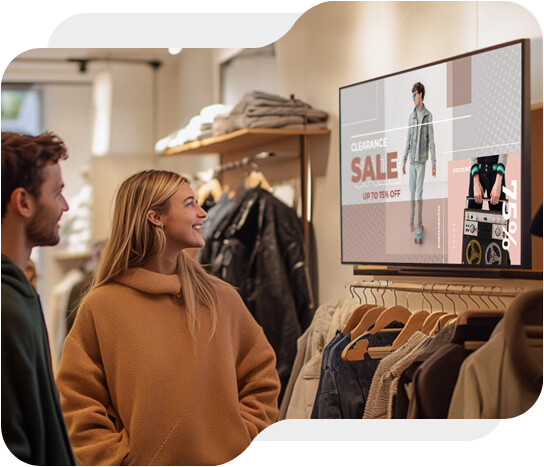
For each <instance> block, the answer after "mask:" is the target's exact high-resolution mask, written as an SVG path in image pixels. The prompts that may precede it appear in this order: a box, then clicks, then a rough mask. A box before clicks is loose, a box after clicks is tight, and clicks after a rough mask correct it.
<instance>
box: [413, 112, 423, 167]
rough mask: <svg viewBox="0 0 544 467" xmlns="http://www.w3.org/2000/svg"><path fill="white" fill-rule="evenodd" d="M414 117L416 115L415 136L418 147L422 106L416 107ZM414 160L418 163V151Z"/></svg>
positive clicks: (417, 146)
mask: <svg viewBox="0 0 544 467" xmlns="http://www.w3.org/2000/svg"><path fill="white" fill-rule="evenodd" d="M416 117H417V138H416V148H419V137H420V136H421V121H422V120H423V108H421V109H416ZM414 162H418V163H419V152H418V153H416V157H415V159H414Z"/></svg>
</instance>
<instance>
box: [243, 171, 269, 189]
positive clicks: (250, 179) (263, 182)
mask: <svg viewBox="0 0 544 467" xmlns="http://www.w3.org/2000/svg"><path fill="white" fill-rule="evenodd" d="M258 186H260V187H261V188H262V189H263V190H267V191H272V188H271V186H270V183H268V180H267V179H266V177H265V176H264V174H263V173H262V172H261V171H260V170H259V171H257V170H252V171H251V172H250V173H249V175H248V176H247V179H246V187H248V188H256V187H258Z"/></svg>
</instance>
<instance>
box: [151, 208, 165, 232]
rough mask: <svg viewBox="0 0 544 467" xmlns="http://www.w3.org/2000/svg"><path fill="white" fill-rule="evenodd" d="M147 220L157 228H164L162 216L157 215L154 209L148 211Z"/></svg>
mask: <svg viewBox="0 0 544 467" xmlns="http://www.w3.org/2000/svg"><path fill="white" fill-rule="evenodd" d="M147 220H148V221H149V222H151V223H152V224H153V225H155V226H156V227H161V228H162V227H164V225H163V223H162V222H161V216H160V215H159V214H157V212H156V211H153V209H150V210H149V211H147Z"/></svg>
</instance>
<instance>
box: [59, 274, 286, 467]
mask: <svg viewBox="0 0 544 467" xmlns="http://www.w3.org/2000/svg"><path fill="white" fill-rule="evenodd" d="M180 287H181V284H180V280H179V278H178V277H177V276H176V275H163V274H157V273H154V272H150V271H147V270H145V269H141V268H136V269H132V270H130V271H129V274H127V275H126V276H124V277H123V278H122V280H119V283H112V284H108V285H105V286H101V287H99V288H97V289H94V290H93V291H91V292H90V293H89V294H87V296H86V297H85V298H84V300H83V302H82V304H81V307H80V308H79V310H78V314H77V317H76V320H75V323H74V325H73V328H72V330H71V332H70V334H69V335H68V337H67V338H66V341H65V343H64V348H63V352H62V358H61V364H60V370H59V373H58V377H57V384H58V387H59V392H60V396H61V405H62V410H63V413H64V416H65V419H66V423H67V426H68V433H69V436H70V441H71V443H72V447H73V450H74V453H75V457H76V460H77V461H78V463H79V464H84V465H120V464H137V465H217V464H221V463H225V462H228V461H230V460H232V459H233V458H235V457H236V456H238V455H239V454H240V453H241V452H242V451H244V450H245V449H246V448H247V447H248V445H249V444H250V442H251V440H252V439H253V438H254V437H255V436H256V435H257V434H258V433H259V432H260V431H261V430H263V429H264V428H265V427H266V426H268V425H270V424H271V423H273V422H274V421H276V418H277V415H278V410H277V397H278V394H279V389H280V383H279V379H278V375H277V372H276V368H275V355H274V352H273V350H272V347H271V346H270V344H269V343H268V341H267V339H266V337H265V336H264V334H263V331H262V329H261V327H260V326H259V325H258V324H257V323H256V322H255V320H254V319H253V317H252V316H251V314H250V313H249V311H248V310H247V309H246V307H245V306H244V304H243V302H242V300H241V298H240V296H239V295H238V294H237V293H236V292H235V291H234V290H233V289H232V288H231V287H229V286H227V285H224V286H223V287H221V288H220V290H219V291H218V294H219V310H218V323H217V331H216V334H215V336H214V337H213V339H212V340H211V341H210V342H208V336H209V330H210V327H211V320H210V319H209V316H208V315H209V314H208V313H207V312H205V310H201V313H200V317H201V322H202V327H201V331H200V332H199V333H198V336H197V339H196V342H194V343H193V341H192V338H191V336H190V334H189V330H188V326H187V322H186V319H185V316H184V307H183V303H182V301H181V299H180V298H179V291H180Z"/></svg>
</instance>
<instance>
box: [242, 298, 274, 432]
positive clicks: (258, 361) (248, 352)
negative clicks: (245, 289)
mask: <svg viewBox="0 0 544 467" xmlns="http://www.w3.org/2000/svg"><path fill="white" fill-rule="evenodd" d="M236 295H238V294H236ZM238 300H239V307H240V310H239V316H240V318H241V323H240V325H239V328H238V333H239V341H238V342H239V347H238V349H237V351H238V355H237V361H236V374H237V379H238V399H239V401H240V412H241V415H242V418H243V420H244V423H245V425H246V427H247V430H248V432H249V435H250V437H251V439H253V438H255V436H257V435H258V434H259V432H261V431H262V430H264V429H265V428H266V427H267V426H269V425H271V424H272V423H274V422H275V421H276V420H277V417H278V395H279V392H280V380H279V377H278V372H277V371H276V356H275V353H274V350H273V349H272V346H271V345H270V344H269V342H268V340H267V339H266V337H265V335H264V332H263V330H262V328H261V327H260V326H259V325H258V324H257V322H256V321H255V320H254V318H253V316H251V314H250V313H249V311H248V310H247V308H246V307H245V305H244V303H243V302H242V300H241V299H240V298H239V297H238Z"/></svg>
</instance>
